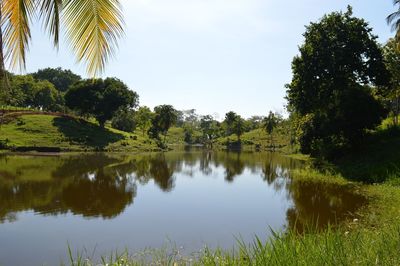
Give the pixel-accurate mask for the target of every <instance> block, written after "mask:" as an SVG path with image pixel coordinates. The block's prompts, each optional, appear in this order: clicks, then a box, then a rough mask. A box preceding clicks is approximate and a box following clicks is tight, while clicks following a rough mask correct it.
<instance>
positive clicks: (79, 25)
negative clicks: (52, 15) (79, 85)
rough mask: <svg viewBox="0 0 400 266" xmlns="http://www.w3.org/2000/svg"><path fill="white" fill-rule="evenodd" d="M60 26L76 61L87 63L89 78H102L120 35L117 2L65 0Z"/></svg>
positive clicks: (120, 20)
mask: <svg viewBox="0 0 400 266" xmlns="http://www.w3.org/2000/svg"><path fill="white" fill-rule="evenodd" d="M63 23H64V25H65V27H66V34H67V40H68V41H70V45H71V48H72V50H73V51H74V52H75V53H76V55H77V60H78V61H79V62H81V61H85V62H86V65H87V72H88V74H89V75H91V76H97V75H99V74H101V73H102V72H103V71H104V67H105V65H106V63H107V62H108V61H109V59H110V57H112V56H113V55H114V53H115V49H116V48H117V41H118V39H119V38H120V37H121V36H122V35H123V28H122V24H123V19H122V12H121V5H120V3H119V1H118V0H66V4H65V6H64V10H63Z"/></svg>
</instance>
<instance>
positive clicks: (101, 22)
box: [0, 0, 123, 95]
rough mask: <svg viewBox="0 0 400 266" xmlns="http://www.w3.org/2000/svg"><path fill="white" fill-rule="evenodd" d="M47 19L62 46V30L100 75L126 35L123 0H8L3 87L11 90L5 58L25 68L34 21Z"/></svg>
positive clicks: (0, 14)
mask: <svg viewBox="0 0 400 266" xmlns="http://www.w3.org/2000/svg"><path fill="white" fill-rule="evenodd" d="M37 15H38V17H39V19H40V20H41V21H42V22H43V25H45V29H46V31H47V32H48V33H49V34H50V35H51V37H52V39H53V43H54V45H55V46H56V47H58V44H59V40H60V35H61V34H60V31H61V29H62V30H64V32H65V34H64V36H66V40H67V41H68V42H69V43H70V47H71V48H72V50H73V51H74V52H75V54H76V58H77V60H78V61H84V62H86V65H87V72H88V73H89V74H90V75H91V76H96V75H97V74H99V73H101V72H102V71H103V70H104V67H105V64H106V63H107V62H108V61H109V58H110V57H111V56H112V55H113V54H114V52H115V48H116V46H117V41H118V39H119V38H120V37H121V36H122V34H123V27H122V25H123V22H122V12H121V4H120V1H119V0H98V1H96V2H95V4H94V3H93V1H87V0H38V1H33V0H4V1H2V3H1V6H0V20H1V21H2V27H1V28H0V89H1V90H3V92H2V93H0V94H3V95H6V93H4V91H5V90H8V89H9V85H8V79H7V77H6V76H7V75H6V73H7V72H6V71H5V57H6V56H7V58H8V59H9V62H10V66H11V68H18V67H19V68H20V69H24V68H25V63H26V62H25V58H26V50H27V49H28V47H29V44H30V41H31V26H32V25H31V24H32V23H33V22H36V21H37V20H36V19H35V18H36V17H37Z"/></svg>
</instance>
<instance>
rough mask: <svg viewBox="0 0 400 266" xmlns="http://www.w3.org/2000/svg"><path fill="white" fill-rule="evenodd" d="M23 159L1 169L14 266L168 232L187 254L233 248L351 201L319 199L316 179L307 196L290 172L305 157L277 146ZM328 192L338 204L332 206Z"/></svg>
mask: <svg viewBox="0 0 400 266" xmlns="http://www.w3.org/2000/svg"><path fill="white" fill-rule="evenodd" d="M110 156H111V155H110ZM18 159H20V158H19V157H13V156H8V157H7V160H4V157H3V158H2V157H0V168H1V167H3V168H1V169H2V171H4V170H3V169H6V167H8V169H7V173H6V174H7V176H8V177H10V176H13V175H14V178H11V179H10V178H8V179H3V178H1V176H2V175H1V173H2V172H0V206H1V207H0V215H2V220H3V221H4V223H3V224H0V250H1V251H0V264H1V263H3V264H4V265H10V264H20V265H24V264H25V265H32V264H41V263H44V262H48V264H57V263H58V262H59V261H60V258H64V259H65V255H66V253H67V243H70V245H71V246H72V247H74V248H83V247H86V248H87V249H88V250H93V248H94V247H96V250H97V252H96V254H104V252H110V251H112V250H115V249H116V248H118V249H121V250H122V249H124V248H125V247H127V248H128V249H129V250H133V251H134V250H142V249H144V248H146V247H161V246H162V245H163V243H165V241H167V239H170V240H172V241H173V242H174V243H176V244H177V245H178V246H184V248H185V252H187V253H189V252H192V251H197V250H199V249H201V248H202V247H203V246H204V245H205V244H208V245H210V246H211V247H217V246H220V247H224V248H230V247H232V246H233V245H234V243H235V237H241V238H243V240H245V241H251V240H252V239H253V237H254V235H258V236H260V237H261V238H263V237H267V236H268V235H269V232H270V231H269V229H270V228H272V229H274V230H280V229H283V228H286V227H288V226H292V225H293V219H295V218H294V217H293V214H297V215H301V216H304V217H306V216H308V214H309V212H310V211H311V212H312V210H313V209H314V207H315V206H313V205H312V204H316V203H317V204H321V205H322V206H323V207H324V208H325V207H327V206H329V204H331V205H332V204H333V205H334V206H333V207H335V208H336V207H338V206H337V205H339V207H338V210H340V211H347V209H346V208H345V207H343V206H341V205H343V202H341V201H338V200H336V201H333V199H329V191H328V192H327V191H325V194H326V195H325V194H322V195H323V197H315V198H314V199H311V204H310V202H309V199H310V198H312V195H313V193H315V192H314V191H312V188H307V187H305V188H306V189H307V190H309V191H311V192H310V193H309V194H307V193H305V195H307V196H306V197H303V196H302V195H303V194H304V193H302V192H301V191H302V187H301V186H300V185H295V184H292V183H291V182H290V179H288V175H289V169H290V168H293V167H300V163H298V162H296V161H293V160H291V159H288V158H286V157H280V156H277V155H273V156H272V155H270V154H263V153H255V154H242V155H239V154H236V153H231V154H228V153H223V152H220V153H212V154H211V153H201V152H197V153H167V154H165V156H164V155H143V156H142V155H134V156H127V155H118V156H117V155H113V156H111V157H110V158H109V157H108V156H105V155H87V156H82V155H80V156H78V157H76V158H74V157H73V156H68V157H66V158H64V157H49V158H45V159H43V158H42V159H41V158H36V157H31V158H30V161H29V164H30V166H29V164H28V165H22V164H21V162H19V161H18ZM13 160H15V161H16V163H15V164H13V163H12V161H13ZM25 163H27V162H26V161H25ZM36 164H37V165H36ZM43 164H46V165H47V167H45V168H43V169H42V171H41V172H40V171H39V172H37V171H38V169H41V168H40V166H41V165H43ZM12 165H18V166H17V168H18V167H19V169H14V168H15V167H14V166H12ZM13 167H14V168H13ZM21 169H23V170H21ZM32 169H35V171H36V172H35V171H33V170H32ZM31 170H32V171H33V172H32V171H31ZM24 171H25V172H24ZM32 173H33V174H32ZM37 174H41V176H40V179H39V180H37V181H35V178H36V175H37ZM46 175H47V176H46ZM28 177H29V178H28ZM20 180H23V181H20ZM8 188H11V189H10V190H8ZM317 189H318V190H321V188H317ZM322 190H323V189H322ZM310 195H311V196H310ZM324 197H327V198H326V199H325V201H326V202H330V203H328V204H325V205H324V202H322V200H324ZM336 199H337V197H336ZM315 201H317V202H315ZM321 202H322V203H321ZM304 204H305V205H307V206H302V205H304ZM308 205H310V206H308ZM1 208H3V210H2V209H1ZM33 210H34V211H33ZM293 210H294V211H293ZM322 213H323V212H322ZM323 214H324V215H329V213H323ZM15 254H18V256H17V257H16V256H15ZM28 262H29V263H28Z"/></svg>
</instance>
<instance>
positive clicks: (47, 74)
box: [32, 67, 81, 92]
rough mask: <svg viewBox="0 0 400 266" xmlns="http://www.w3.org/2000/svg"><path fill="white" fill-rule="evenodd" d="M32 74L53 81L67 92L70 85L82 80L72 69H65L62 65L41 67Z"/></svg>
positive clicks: (40, 78) (58, 87)
mask: <svg viewBox="0 0 400 266" xmlns="http://www.w3.org/2000/svg"><path fill="white" fill-rule="evenodd" d="M32 76H33V77H34V78H35V79H36V80H47V81H49V82H51V83H52V84H53V85H54V87H55V88H56V89H57V90H59V91H61V92H66V91H67V90H68V88H69V86H71V85H72V84H74V83H75V82H78V81H80V80H81V77H80V76H79V75H76V74H74V73H73V72H72V71H71V70H67V69H65V70H63V69H62V68H61V67H58V68H50V67H49V68H45V69H40V70H38V71H37V72H35V73H32Z"/></svg>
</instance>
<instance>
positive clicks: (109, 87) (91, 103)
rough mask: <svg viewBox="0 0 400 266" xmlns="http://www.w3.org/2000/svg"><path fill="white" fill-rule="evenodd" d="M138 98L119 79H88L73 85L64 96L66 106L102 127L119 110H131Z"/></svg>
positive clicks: (136, 103) (135, 105)
mask: <svg viewBox="0 0 400 266" xmlns="http://www.w3.org/2000/svg"><path fill="white" fill-rule="evenodd" d="M138 100H139V96H138V95H137V93H136V92H134V91H131V90H129V89H128V87H127V86H126V85H125V84H124V83H123V82H122V81H120V80H119V79H116V78H107V79H105V80H103V79H96V80H92V79H88V80H83V81H80V82H77V83H75V84H74V85H73V86H71V88H70V89H69V90H68V91H67V93H66V94H65V102H66V105H67V106H68V107H69V108H71V109H73V110H76V111H78V112H79V113H80V114H81V115H93V116H94V117H95V118H96V120H97V121H98V122H99V124H100V126H102V127H104V124H105V122H106V121H107V120H109V119H111V118H112V117H113V116H114V114H115V112H116V111H117V110H119V109H128V110H129V109H133V108H135V107H137V105H138Z"/></svg>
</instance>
